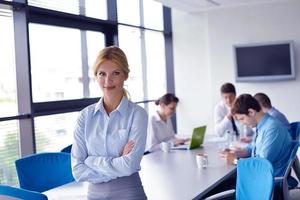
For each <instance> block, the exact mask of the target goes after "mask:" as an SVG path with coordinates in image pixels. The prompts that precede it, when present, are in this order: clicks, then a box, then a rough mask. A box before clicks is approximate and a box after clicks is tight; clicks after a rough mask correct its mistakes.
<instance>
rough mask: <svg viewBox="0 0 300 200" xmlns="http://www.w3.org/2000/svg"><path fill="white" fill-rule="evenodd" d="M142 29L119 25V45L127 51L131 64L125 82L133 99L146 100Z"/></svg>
mask: <svg viewBox="0 0 300 200" xmlns="http://www.w3.org/2000/svg"><path fill="white" fill-rule="evenodd" d="M140 38H141V34H140V29H138V28H132V27H127V26H121V25H120V26H119V46H120V48H121V49H122V50H123V51H124V52H125V54H126V56H127V59H128V64H129V69H130V73H129V77H128V80H127V81H126V82H125V88H126V89H127V90H128V92H129V94H130V97H131V100H132V101H142V100H144V92H143V91H144V88H143V72H142V55H141V52H142V50H141V39H140Z"/></svg>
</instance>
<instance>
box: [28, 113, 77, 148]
mask: <svg viewBox="0 0 300 200" xmlns="http://www.w3.org/2000/svg"><path fill="white" fill-rule="evenodd" d="M77 116H78V113H77V112H72V113H67V114H57V115H49V116H42V117H36V118H35V119H34V124H35V142H36V151H37V152H55V151H56V152H57V151H60V150H61V149H63V148H64V147H66V146H68V145H69V144H72V142H73V131H74V128H75V123H76V119H77Z"/></svg>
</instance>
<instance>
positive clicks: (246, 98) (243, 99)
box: [223, 94, 292, 199]
mask: <svg viewBox="0 0 300 200" xmlns="http://www.w3.org/2000/svg"><path fill="white" fill-rule="evenodd" d="M231 113H232V114H233V115H234V116H235V118H236V119H237V120H239V121H240V122H241V123H243V124H245V125H247V126H248V127H251V128H255V127H256V135H255V137H254V140H253V142H252V145H249V146H248V147H247V148H245V149H238V150H235V151H230V152H224V154H223V155H225V157H226V159H227V161H228V162H233V161H234V160H235V159H236V158H242V157H249V156H254V157H261V158H266V159H268V160H269V161H270V162H271V163H272V165H273V167H274V176H283V175H284V172H285V169H286V167H287V163H288V159H289V156H290V155H289V154H290V152H289V151H288V149H290V146H291V142H292V139H291V137H290V134H289V131H288V129H287V127H286V126H284V125H283V124H282V123H280V122H279V121H278V120H276V119H275V118H273V117H272V116H270V115H269V114H268V113H264V112H263V111H262V109H261V107H260V105H259V103H258V102H257V100H256V99H255V98H254V97H252V96H251V95H249V94H243V95H240V96H239V97H238V98H237V99H236V101H235V103H234V105H233V107H232V110H231ZM278 192H279V193H278ZM281 196H282V194H281V193H280V190H275V196H274V197H276V198H277V197H281ZM279 199H280V198H279Z"/></svg>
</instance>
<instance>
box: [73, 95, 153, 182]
mask: <svg viewBox="0 0 300 200" xmlns="http://www.w3.org/2000/svg"><path fill="white" fill-rule="evenodd" d="M102 99H103V98H101V99H100V101H99V102H98V103H96V104H93V105H90V106H88V107H86V108H85V109H83V110H82V111H81V112H80V115H79V117H78V120H77V124H76V128H75V132H74V141H73V146H72V152H71V158H72V172H73V176H74V178H75V180H76V181H88V182H91V183H102V182H108V181H110V180H112V179H116V178H118V177H123V176H130V175H131V174H133V173H135V172H137V171H139V170H140V168H141V167H140V162H141V159H142V157H143V153H144V151H145V145H146V138H147V123H148V116H147V113H146V111H145V110H144V109H143V108H141V107H140V106H138V105H136V104H134V103H132V102H130V101H128V100H127V99H126V98H124V97H123V98H122V100H121V102H120V104H119V106H118V107H117V108H116V110H114V111H113V112H111V113H110V115H109V116H108V115H107V113H106V111H105V109H104V107H103V100H102ZM129 140H133V141H134V144H135V145H134V148H133V149H132V151H131V152H130V153H129V154H127V155H125V156H121V154H122V151H123V148H124V146H125V144H126V143H127V142H128V141H129Z"/></svg>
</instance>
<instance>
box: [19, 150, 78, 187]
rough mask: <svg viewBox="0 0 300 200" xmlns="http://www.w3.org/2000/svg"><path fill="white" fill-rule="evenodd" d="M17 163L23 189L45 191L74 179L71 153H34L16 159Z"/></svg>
mask: <svg viewBox="0 0 300 200" xmlns="http://www.w3.org/2000/svg"><path fill="white" fill-rule="evenodd" d="M15 164H16V169H17V173H18V177H19V183H20V187H21V188H23V189H27V190H32V191H37V192H44V191H46V190H49V189H52V188H55V187H57V186H60V185H63V184H66V183H69V182H72V181H74V178H73V175H72V169H71V155H70V154H69V153H63V152H53V153H38V154H33V155H30V156H27V157H24V158H21V159H18V160H16V162H15Z"/></svg>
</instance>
